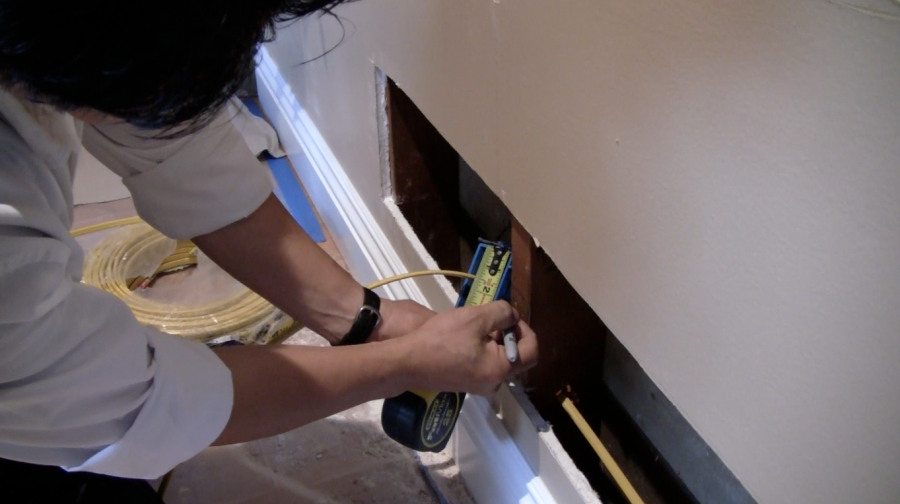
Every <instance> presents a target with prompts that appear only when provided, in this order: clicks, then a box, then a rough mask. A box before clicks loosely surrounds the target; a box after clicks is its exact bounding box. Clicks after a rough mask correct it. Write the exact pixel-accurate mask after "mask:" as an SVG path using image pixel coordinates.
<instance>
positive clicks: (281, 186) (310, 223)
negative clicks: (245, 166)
mask: <svg viewBox="0 0 900 504" xmlns="http://www.w3.org/2000/svg"><path fill="white" fill-rule="evenodd" d="M241 101H243V102H244V105H246V106H247V109H248V110H250V113H251V114H253V115H255V116H256V117H263V114H262V110H260V109H259V105H258V104H257V103H256V100H254V99H253V98H244V99H243V100H241ZM263 155H264V156H266V160H267V163H268V165H269V170H270V171H271V172H272V175H273V176H274V177H275V183H276V184H277V185H276V186H275V196H276V197H277V198H278V200H279V201H281V204H282V205H284V206H285V208H287V210H288V213H290V214H291V217H293V218H294V220H295V221H297V224H300V227H302V228H303V230H304V231H306V234H308V235H309V237H310V238H312V239H313V241H315V242H316V243H322V242H324V241H325V232H324V231H322V226H320V225H319V219H317V218H316V213H315V212H314V211H313V209H312V206H310V204H309V200H307V199H306V194H304V193H303V189H302V188H301V187H300V182H298V181H297V176H296V175H295V174H294V169H293V168H291V165H290V163H288V160H287V158H281V159H275V158H273V157H271V156H269V155H268V154H263Z"/></svg>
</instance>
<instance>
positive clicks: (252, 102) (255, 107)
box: [241, 98, 263, 117]
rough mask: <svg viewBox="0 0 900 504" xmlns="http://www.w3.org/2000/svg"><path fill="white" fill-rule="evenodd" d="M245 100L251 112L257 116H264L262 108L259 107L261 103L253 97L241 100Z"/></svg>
mask: <svg viewBox="0 0 900 504" xmlns="http://www.w3.org/2000/svg"><path fill="white" fill-rule="evenodd" d="M241 101H242V102H244V105H246V106H247V109H249V110H250V113H251V114H253V115H255V116H256V117H262V116H263V114H262V110H260V109H259V105H258V104H257V103H256V100H254V99H253V98H244V99H243V100H241Z"/></svg>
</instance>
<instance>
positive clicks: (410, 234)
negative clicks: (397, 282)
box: [384, 197, 459, 304]
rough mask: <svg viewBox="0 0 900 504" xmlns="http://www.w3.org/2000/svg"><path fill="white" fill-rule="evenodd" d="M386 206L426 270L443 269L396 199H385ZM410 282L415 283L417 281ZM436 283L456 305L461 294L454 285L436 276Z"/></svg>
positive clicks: (442, 277) (444, 278)
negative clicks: (410, 223)
mask: <svg viewBox="0 0 900 504" xmlns="http://www.w3.org/2000/svg"><path fill="white" fill-rule="evenodd" d="M384 205H385V206H386V207H387V209H388V212H390V214H391V217H393V218H394V220H395V221H396V223H397V226H398V227H399V228H400V230H401V231H402V232H403V235H404V236H405V237H406V239H407V240H408V241H409V244H410V245H411V246H412V248H413V250H414V251H415V253H416V255H418V256H419V258H421V259H422V262H423V263H425V269H429V270H437V269H441V267H440V266H438V263H437V261H435V260H434V258H433V257H431V254H429V253H428V251H427V250H426V249H425V245H424V244H422V241H421V240H419V237H418V236H417V235H416V232H415V231H414V230H413V228H412V226H410V225H409V222H408V221H407V220H406V217H404V216H403V212H401V211H400V207H398V206H397V204H396V203H394V198H393V197H389V198H385V200H384ZM410 281H412V282H415V280H410ZM434 281H435V282H437V284H438V286H439V287H440V288H441V290H442V291H443V293H444V294H446V295H447V299H448V300H449V301H450V303H453V304H455V303H456V298H457V297H458V296H459V294H457V292H456V290H455V289H454V288H453V284H451V283H450V280H447V278H446V277H444V276H436V277H434Z"/></svg>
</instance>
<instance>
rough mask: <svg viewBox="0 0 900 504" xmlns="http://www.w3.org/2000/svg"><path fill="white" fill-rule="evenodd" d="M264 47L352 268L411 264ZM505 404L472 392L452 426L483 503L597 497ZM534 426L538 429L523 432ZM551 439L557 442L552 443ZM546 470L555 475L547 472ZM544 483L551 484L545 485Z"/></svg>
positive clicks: (294, 134)
mask: <svg viewBox="0 0 900 504" xmlns="http://www.w3.org/2000/svg"><path fill="white" fill-rule="evenodd" d="M260 53H261V61H260V64H259V66H258V69H257V82H258V92H259V99H260V102H261V104H262V107H263V110H264V111H265V112H266V115H267V116H268V117H269V119H270V121H271V122H272V125H273V126H274V128H275V130H276V131H277V132H278V135H279V137H280V139H281V142H282V144H283V147H284V150H285V151H286V152H287V154H288V157H289V158H290V160H291V162H292V163H293V165H294V168H295V170H296V171H297V173H298V175H299V177H300V179H301V181H302V182H303V184H304V186H305V187H306V190H307V192H308V193H309V195H310V198H311V199H312V200H313V204H314V205H315V206H316V208H317V209H318V211H319V214H320V215H321V217H322V220H323V221H324V222H325V225H326V227H328V229H329V231H330V232H331V234H332V236H333V238H334V240H335V243H336V245H337V247H338V249H339V250H340V252H341V254H342V255H343V256H344V259H345V260H346V261H347V264H348V266H349V267H350V270H351V272H352V273H353V275H354V276H355V278H356V279H357V280H358V281H359V282H360V283H363V284H365V283H369V282H372V281H375V280H377V279H381V278H386V277H389V276H393V275H397V274H400V273H405V272H406V271H407V269H406V267H405V266H404V264H403V262H402V261H401V260H400V256H399V255H398V253H397V251H396V250H395V249H394V247H393V245H392V244H391V243H390V241H389V240H388V239H387V237H386V235H385V233H384V232H383V231H382V229H381V227H380V226H379V225H378V223H377V222H376V220H375V218H374V217H373V215H372V213H371V212H370V211H369V210H368V208H366V206H365V204H364V203H363V202H362V200H361V199H360V197H359V194H358V193H357V191H356V189H355V188H354V187H353V184H352V183H351V182H350V180H349V179H348V178H347V176H346V174H345V172H344V170H343V169H342V168H341V166H340V163H339V162H338V161H337V159H336V158H335V156H334V154H333V153H332V152H331V150H330V149H329V147H328V145H327V143H326V142H325V140H324V139H323V138H322V136H321V135H320V134H319V131H318V129H317V128H316V126H315V124H314V123H313V122H312V120H311V118H310V117H309V115H307V113H306V112H305V111H304V110H303V108H302V107H301V106H300V104H299V103H298V102H297V99H296V97H295V96H294V94H293V92H292V90H291V88H290V86H289V85H288V84H287V82H286V81H285V80H284V78H283V77H282V76H281V74H280V72H279V70H278V67H277V66H276V64H275V62H274V61H273V60H272V59H271V57H270V56H269V54H268V52H267V51H266V50H265V48H263V49H262V50H261V51H260ZM383 294H384V295H385V296H387V297H388V298H390V299H413V300H415V301H417V302H419V303H422V304H425V305H429V303H428V301H427V299H426V297H425V296H424V295H423V293H422V290H421V289H420V288H419V285H418V284H417V281H415V280H405V281H402V282H398V283H395V284H392V285H389V286H386V287H385V288H384V291H383ZM450 301H451V303H452V302H454V301H455V299H451V300H450ZM505 393H506V395H507V396H508V398H509V399H511V398H512V396H511V395H509V394H508V392H505ZM503 410H504V416H509V417H510V418H511V419H514V420H507V419H504V421H502V422H501V420H500V419H499V418H498V415H497V413H496V412H495V410H494V408H493V407H492V405H491V403H490V402H489V401H488V400H487V399H485V398H483V397H477V396H469V397H468V398H467V399H466V402H465V405H464V407H463V411H462V413H461V414H460V420H459V423H458V424H457V428H456V430H455V433H454V437H455V439H454V441H453V447H454V457H455V458H456V462H457V464H458V465H459V468H460V472H461V474H462V476H463V478H464V479H465V481H466V484H467V485H468V487H469V490H470V491H471V492H472V494H473V496H474V497H475V498H476V500H477V501H478V502H479V503H480V504H505V503H509V504H555V503H557V502H558V503H560V504H576V503H580V502H585V503H595V502H597V503H599V500H597V499H596V496H594V495H593V493H592V492H590V491H589V490H590V488H589V486H587V482H586V481H584V477H583V475H581V473H580V472H578V471H577V470H575V469H574V465H573V464H572V463H571V460H569V459H568V456H567V455H565V454H564V452H562V453H563V455H562V456H560V452H561V447H559V446H558V442H556V441H555V437H553V439H552V440H551V442H550V444H549V445H548V443H547V439H546V436H545V435H546V434H547V433H538V432H537V431H536V430H534V429H533V427H531V428H529V427H523V425H525V424H527V423H528V422H527V417H526V415H525V413H524V412H523V411H522V409H521V407H519V406H518V404H516V401H515V400H514V399H511V400H505V401H503ZM523 419H526V420H525V421H524V422H523ZM508 421H514V422H515V425H513V426H511V428H512V429H513V430H514V431H516V432H518V434H517V435H515V436H511V435H510V433H509V432H508V431H507V428H506V427H504V425H505V424H506V425H510V424H508V423H507V422H508ZM529 430H530V431H533V432H524V431H529ZM550 436H551V437H552V433H550ZM523 439H524V440H525V442H526V443H527V444H528V445H529V446H527V447H526V449H525V450H522V449H521V447H520V444H521V443H522V442H523V441H522V440H523ZM517 443H519V444H517ZM553 443H556V445H555V446H556V448H558V449H554V448H553V447H552V446H551V448H549V449H548V446H550V445H552V444H553ZM523 451H524V452H525V453H526V454H527V455H528V458H526V456H523ZM548 454H550V455H548ZM548 465H549V466H550V467H548ZM573 471H574V473H573ZM545 474H546V475H548V476H550V478H549V479H547V478H546V477H544V478H542V476H544V475H545ZM545 480H546V481H545ZM547 482H551V483H552V485H545V483H547ZM548 486H551V487H552V488H551V490H548ZM585 487H586V488H587V489H588V490H587V491H585V490H584V488H585ZM576 488H578V489H579V490H576ZM554 496H557V499H554Z"/></svg>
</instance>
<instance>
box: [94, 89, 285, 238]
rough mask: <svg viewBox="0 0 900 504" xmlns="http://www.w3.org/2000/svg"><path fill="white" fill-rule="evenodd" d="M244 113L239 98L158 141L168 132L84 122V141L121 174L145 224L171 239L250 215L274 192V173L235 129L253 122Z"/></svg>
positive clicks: (104, 162)
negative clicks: (195, 126)
mask: <svg viewBox="0 0 900 504" xmlns="http://www.w3.org/2000/svg"><path fill="white" fill-rule="evenodd" d="M244 115H250V113H249V112H248V111H247V110H246V107H243V105H242V104H241V103H240V101H239V100H237V99H236V98H233V99H232V102H230V103H229V105H228V106H227V107H225V109H224V110H223V111H222V112H221V113H220V114H219V115H218V116H217V117H216V119H215V120H214V121H213V122H212V123H210V124H209V125H207V126H206V127H204V128H203V129H201V130H200V131H198V132H196V133H193V134H190V135H187V136H184V137H179V138H173V139H158V138H154V137H156V136H158V135H159V134H160V133H162V134H165V133H164V132H159V131H146V130H140V129H138V128H135V127H133V126H130V125H128V124H125V123H120V124H103V125H94V126H89V125H85V129H84V133H83V134H84V138H83V142H84V146H85V147H86V148H87V150H88V151H90V153H91V154H93V155H94V156H95V157H96V158H97V159H99V160H100V161H101V162H102V163H103V164H105V165H106V166H107V167H108V168H109V169H111V170H112V171H114V172H116V173H117V174H118V175H119V176H121V177H122V181H123V182H124V184H125V186H126V187H127V188H128V190H129V191H130V192H131V195H132V196H133V197H134V204H135V207H136V208H137V211H138V214H139V215H140V216H141V217H142V218H143V219H144V220H145V221H147V222H148V223H150V225H152V226H153V227H155V228H156V229H158V230H160V231H161V232H162V233H164V234H166V235H167V236H169V237H171V238H177V239H185V238H193V237H195V236H198V235H202V234H205V233H209V232H211V231H215V230H216V229H219V228H222V227H224V226H226V225H228V224H231V223H232V222H236V221H238V220H240V219H242V218H244V217H247V216H248V215H250V214H251V213H253V211H255V210H256V209H257V208H259V206H260V205H262V203H263V202H264V201H265V200H266V198H267V197H268V196H269V195H270V194H271V193H272V188H273V180H272V176H271V174H270V173H269V172H268V171H267V170H266V169H265V167H264V166H263V165H261V164H260V163H259V161H258V160H257V159H256V154H257V153H254V152H252V151H251V150H250V147H249V146H248V145H247V142H246V141H245V140H244V137H243V136H242V134H241V132H240V131H239V130H238V128H237V127H236V124H238V125H239V124H240V123H241V121H240V120H244V121H249V120H252V118H244V117H243V116H244ZM239 119H240V120H239Z"/></svg>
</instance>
